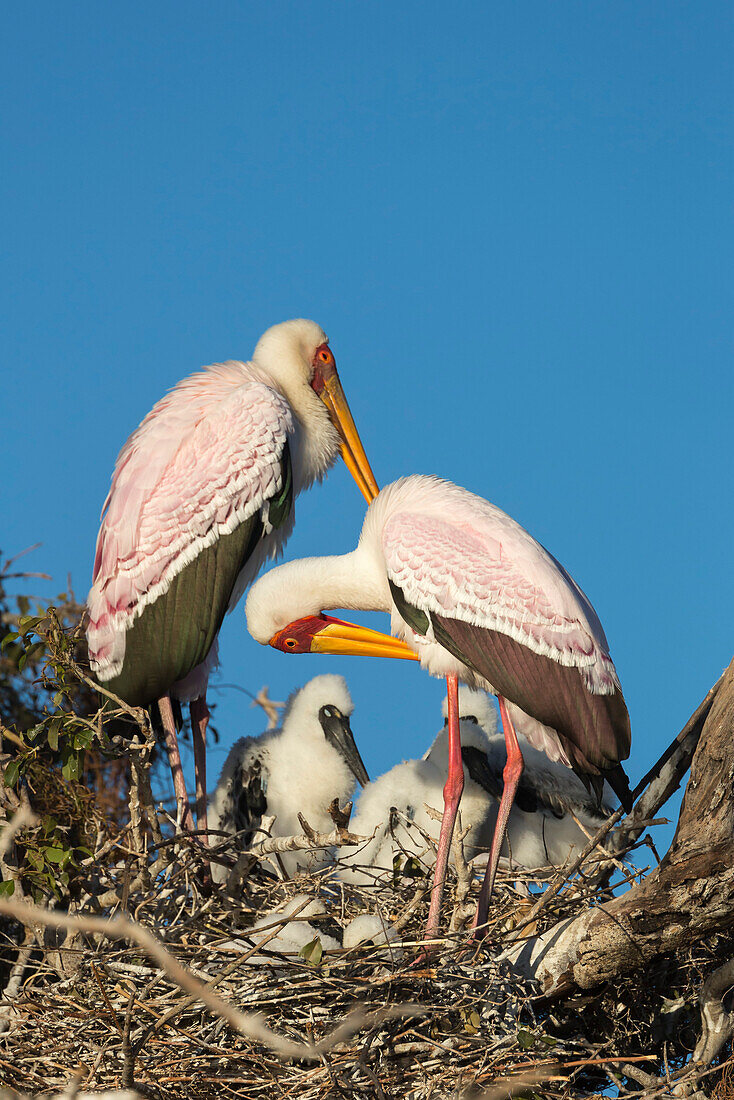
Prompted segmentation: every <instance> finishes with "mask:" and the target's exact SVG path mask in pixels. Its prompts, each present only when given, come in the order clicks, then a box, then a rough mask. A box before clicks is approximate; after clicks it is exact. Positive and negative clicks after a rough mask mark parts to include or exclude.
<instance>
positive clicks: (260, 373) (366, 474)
mask: <svg viewBox="0 0 734 1100" xmlns="http://www.w3.org/2000/svg"><path fill="white" fill-rule="evenodd" d="M340 450H341V454H342V457H343V459H344V461H345V463H346V465H347V467H348V469H349V471H350V473H351V474H352V476H353V478H354V480H355V481H356V483H357V485H358V487H359V489H360V491H361V492H362V494H363V495H364V497H365V499H366V500H367V501H368V502H369V501H370V500H371V499H372V498H373V497H374V496H375V495H376V493H377V485H376V483H375V479H374V476H373V474H372V471H371V469H370V466H369V463H368V461H367V458H366V455H365V453H364V449H363V447H362V444H361V442H360V439H359V435H358V434H357V429H356V427H355V425H354V421H353V419H352V416H351V413H350V411H349V406H348V404H347V400H346V397H345V396H344V391H343V390H342V387H341V383H340V381H339V376H338V374H337V370H336V364H335V362H334V356H333V354H332V351H331V348H330V347H329V342H328V339H327V337H326V335H325V333H324V332H323V330H322V329H321V328H320V327H319V325H317V324H316V323H315V322H314V321H306V320H294V321H285V322H284V323H283V324H279V325H274V326H273V327H272V328H270V329H268V330H267V332H265V333H264V335H263V336H261V338H260V340H259V341H258V344H257V346H256V348H255V351H254V353H253V356H252V360H251V361H250V362H249V363H241V362H234V361H228V362H226V363H216V364H214V365H213V366H210V367H206V368H204V369H203V370H202V371H200V372H198V373H196V374H192V375H191V376H190V377H188V378H185V379H184V380H183V381H181V382H179V383H178V385H176V386H175V387H174V388H173V389H172V390H171V391H170V393H168V394H167V395H166V396H165V397H164V398H162V400H160V401H159V402H158V403H157V404H156V405H155V406H154V407H153V409H152V410H151V411H150V412H149V413H148V415H147V416H146V417H145V419H144V420H143V422H142V423H141V424H140V426H139V427H138V428H137V429H136V431H135V432H133V434H132V435H131V436H130V438H129V439H128V440H127V442H126V443H125V445H124V447H123V448H122V450H121V451H120V454H119V456H118V459H117V463H116V465H115V470H114V473H113V476H112V486H111V488H110V492H109V494H108V496H107V500H106V501H105V504H104V507H103V509H102V524H101V527H100V531H99V536H98V538H97V554H96V558H95V563H94V576H93V581H94V583H93V585H92V589H91V591H90V593H89V597H88V600H87V607H88V610H89V626H88V628H87V638H88V641H89V653H90V659H91V665H92V670H93V671H94V673H95V675H96V676H97V678H98V680H99V681H100V682H101V683H103V684H104V685H105V686H106V687H107V688H109V690H110V691H112V692H114V693H115V694H116V695H117V696H119V697H120V698H122V699H124V700H125V701H126V702H127V703H129V704H131V705H133V706H150V705H151V704H153V703H155V702H157V703H158V706H159V709H160V713H161V719H162V722H163V728H164V732H165V739H166V748H167V751H168V757H169V761H170V764H171V771H172V773H173V783H174V788H175V791H176V799H177V804H178V812H179V816H180V819H181V820H182V822H183V824H184V826H185V827H187V828H189V829H190V828H192V820H191V810H190V808H189V803H188V798H187V794H186V784H185V782H184V778H183V772H182V769H181V758H180V754H179V749H178V740H177V737H176V727H175V723H174V717H173V710H172V706H171V697H173V698H175V699H178V700H181V701H183V702H189V703H190V706H191V725H192V734H193V740H194V765H195V770H196V810H197V822H198V826H199V828H200V829H203V830H204V831H205V830H206V727H207V723H208V720H209V711H208V709H207V705H206V687H207V681H208V677H209V673H210V671H211V669H212V668H213V667H214V666H215V665H216V662H217V634H218V633H219V628H220V626H221V624H222V619H223V618H224V614H225V612H226V611H228V610H232V608H233V607H234V605H235V604H236V603H237V601H238V600H239V598H240V596H241V595H242V592H243V591H244V589H245V588H246V587H247V585H248V584H249V583H250V582H251V581H252V580H253V578H254V577H255V576H256V574H257V572H258V570H259V569H260V567H261V566H262V564H263V562H264V561H266V560H267V559H268V558H273V557H275V556H276V555H277V554H278V553H279V552H280V550H281V549H282V547H283V545H284V543H285V541H286V539H287V538H288V536H289V535H290V533H291V530H292V529H293V521H294V515H293V501H294V499H295V497H296V496H297V495H298V493H300V492H301V491H302V490H303V489H307V488H309V486H310V485H312V484H313V482H314V481H318V480H320V479H321V478H323V476H324V475H325V474H326V472H327V471H328V470H329V468H330V467H331V466H332V465H333V463H334V461H335V460H336V457H337V455H338V454H339V451H340Z"/></svg>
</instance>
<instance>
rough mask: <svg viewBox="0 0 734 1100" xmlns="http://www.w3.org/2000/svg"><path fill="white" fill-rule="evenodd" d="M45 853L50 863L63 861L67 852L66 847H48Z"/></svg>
mask: <svg viewBox="0 0 734 1100" xmlns="http://www.w3.org/2000/svg"><path fill="white" fill-rule="evenodd" d="M43 854H44V855H45V857H46V859H47V860H48V862H49V863H62V862H63V860H64V856H65V855H67V852H66V851H65V849H64V848H46V849H45V850H44V853H43Z"/></svg>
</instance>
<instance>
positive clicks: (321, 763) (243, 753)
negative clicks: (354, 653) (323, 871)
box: [211, 674, 369, 882]
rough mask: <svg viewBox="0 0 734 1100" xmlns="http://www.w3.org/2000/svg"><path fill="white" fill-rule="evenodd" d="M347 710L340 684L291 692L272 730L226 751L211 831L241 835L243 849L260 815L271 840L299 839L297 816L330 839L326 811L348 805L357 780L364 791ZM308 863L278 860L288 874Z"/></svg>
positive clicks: (219, 872)
mask: <svg viewBox="0 0 734 1100" xmlns="http://www.w3.org/2000/svg"><path fill="white" fill-rule="evenodd" d="M353 710H354V704H353V703H352V699H351V696H350V694H349V689H348V688H347V685H346V681H345V680H344V678H343V677H342V676H334V675H330V674H329V675H325V676H316V677H314V679H313V680H310V681H309V682H308V683H307V684H306V685H305V686H304V687H302V688H301V689H300V690H299V691H296V692H294V693H293V694H292V695H291V696H290V698H289V700H288V702H287V704H286V708H285V711H284V713H283V720H282V723H281V725H280V727H279V728H278V729H271V730H266V732H265V733H263V734H261V735H260V736H259V737H243V738H241V739H240V740H239V741H236V742H235V744H234V745H233V746H232V748H231V749H230V751H229V755H228V756H227V759H226V760H225V762H224V767H223V768H222V774H221V775H220V777H219V782H218V784H217V789H216V791H215V793H214V796H213V798H212V801H211V827H212V828H213V829H219V830H221V831H223V832H227V833H231V834H235V833H238V834H241V835H240V838H239V839H240V843H241V844H242V847H243V848H246V847H247V846H248V845H249V844H250V843H251V841H252V838H253V835H254V833H255V831H256V830H257V828H258V827H259V825H260V821H261V819H262V817H263V816H265V815H267V816H269V817H273V816H274V817H275V824H274V826H273V830H272V835H273V836H293V835H296V834H298V833H301V832H302V831H303V830H302V828H301V825H300V822H299V820H298V814H299V813H301V814H303V816H304V817H305V818H306V820H307V821H308V823H309V825H311V826H312V828H314V829H315V830H316V831H317V832H330V831H331V830H332V829H333V827H334V826H333V821H332V819H331V817H330V816H329V812H328V807H329V805H330V803H331V802H332V801H333V800H334V799H335V798H338V799H339V803H340V805H341V804H343V803H344V802H346V801H348V800H349V799H350V798H351V797H352V794H353V792H354V787H355V781H356V780H358V781H359V782H360V783H361V784H362V786H365V785H366V784H367V783H369V776H368V775H367V771H366V769H365V766H364V764H363V762H362V758H361V756H360V755H359V750H358V748H357V745H356V743H355V741H354V736H353V734H352V730H351V727H350V724H349V719H350V717H351V715H352V712H353ZM306 855H307V854H306V853H305V852H304V853H300V852H286V853H283V854H282V855H281V859H282V861H283V865H284V867H285V869H286V870H287V871H288V873H289V874H292V873H293V872H294V871H295V870H296V869H297V866H298V863H299V861H300V862H301V863H303V862H305V860H306ZM212 874H213V877H214V879H215V881H218V882H221V881H223V880H224V878H225V877H226V872H225V870H224V868H223V867H221V866H220V865H213V867H212Z"/></svg>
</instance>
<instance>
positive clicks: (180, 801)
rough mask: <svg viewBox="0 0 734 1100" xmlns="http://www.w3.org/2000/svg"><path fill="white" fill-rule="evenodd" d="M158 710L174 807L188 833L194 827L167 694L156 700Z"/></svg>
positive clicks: (169, 699) (169, 698)
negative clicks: (163, 735)
mask: <svg viewBox="0 0 734 1100" xmlns="http://www.w3.org/2000/svg"><path fill="white" fill-rule="evenodd" d="M158 709H159V711H160V712H161V721H162V722H163V730H164V733H165V739H166V752H167V753H168V763H169V764H170V765H171V775H172V776H173V789H174V791H175V792H176V807H177V809H178V817H179V820H180V822H181V826H182V828H184V829H188V831H189V832H191V830H192V829H193V827H194V821H193V818H192V816H191V807H190V806H189V796H188V794H187V793H186V782H185V780H184V774H183V768H182V767H181V753H180V752H179V748H178V737H177V736H176V723H175V722H174V720H173V708H172V707H171V696H170V695H169V694H168V693H166V694H165V695H162V696H161V698H160V699H159V700H158Z"/></svg>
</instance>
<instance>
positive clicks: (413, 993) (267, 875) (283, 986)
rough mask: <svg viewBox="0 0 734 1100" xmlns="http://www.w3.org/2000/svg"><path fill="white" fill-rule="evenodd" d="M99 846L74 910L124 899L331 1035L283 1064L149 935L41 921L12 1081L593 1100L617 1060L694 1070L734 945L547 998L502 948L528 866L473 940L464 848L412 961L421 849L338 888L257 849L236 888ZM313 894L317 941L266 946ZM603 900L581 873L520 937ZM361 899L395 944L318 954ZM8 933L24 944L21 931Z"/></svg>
mask: <svg viewBox="0 0 734 1100" xmlns="http://www.w3.org/2000/svg"><path fill="white" fill-rule="evenodd" d="M97 850H98V853H99V857H98V858H95V859H91V860H90V861H89V862H88V863H87V865H86V867H85V868H84V876H85V881H79V882H77V883H76V891H75V892H76V894H77V896H78V897H79V898H80V900H79V902H78V903H76V904H75V907H74V908H75V909H76V910H77V911H82V910H83V911H84V912H85V913H87V914H88V913H91V912H95V911H96V912H97V913H98V914H99V915H100V916H112V915H114V914H119V913H121V912H124V913H126V914H127V915H128V916H129V917H131V918H133V919H134V920H135V921H136V922H139V924H140V925H142V926H143V927H144V928H146V929H148V930H149V931H150V932H152V933H153V934H154V935H155V936H156V937H157V939H158V940H160V941H161V942H163V943H164V944H165V946H166V948H167V949H168V951H169V952H170V953H171V954H172V955H173V956H174V957H175V959H176V960H177V961H178V962H179V963H182V964H183V965H184V966H186V967H187V969H188V971H189V972H190V973H191V974H193V975H194V976H195V977H197V978H199V979H200V980H201V981H203V982H205V983H207V984H208V985H209V987H210V988H212V987H213V988H214V989H215V991H216V994H217V995H218V996H219V997H221V998H222V999H223V1000H225V1001H227V1002H229V1003H230V1004H232V1005H236V1006H238V1008H239V1009H241V1010H243V1011H245V1012H248V1013H249V1012H257V1013H260V1014H261V1015H262V1017H263V1018H264V1021H265V1022H266V1023H267V1025H268V1027H269V1028H271V1029H272V1030H273V1031H274V1032H276V1033H277V1034H279V1035H280V1036H283V1037H284V1038H286V1039H288V1040H295V1041H298V1042H300V1043H311V1044H318V1043H321V1044H322V1046H321V1048H320V1049H319V1051H318V1054H317V1056H316V1057H315V1060H313V1059H301V1060H298V1059H295V1060H294V1059H293V1058H290V1059H284V1058H283V1057H282V1056H279V1055H278V1054H277V1053H274V1052H273V1050H271V1049H269V1047H268V1045H266V1044H262V1043H258V1042H253V1041H252V1039H250V1038H246V1037H244V1036H243V1035H242V1034H241V1033H239V1032H238V1031H236V1030H235V1029H233V1027H232V1026H231V1025H230V1023H228V1022H227V1021H226V1020H225V1019H223V1018H221V1017H220V1016H219V1015H217V1014H216V1013H213V1012H212V1011H211V1010H210V1009H209V1008H207V1007H205V1006H203V1005H202V1004H201V1002H200V1001H198V1000H195V999H193V998H192V997H191V996H190V995H189V994H188V993H187V992H186V991H184V990H182V989H181V987H180V985H179V984H178V982H177V981H176V980H175V978H174V977H172V976H171V975H169V974H167V973H166V972H165V970H164V969H162V968H161V967H160V966H159V965H158V963H157V962H155V961H153V960H152V959H151V958H150V957H149V955H147V954H146V953H145V952H144V951H142V950H140V948H139V947H138V946H135V945H130V944H129V943H126V942H123V941H120V940H119V939H117V940H115V939H110V938H108V937H107V936H102V935H99V934H90V933H89V932H85V933H80V932H66V933H64V932H63V931H57V930H54V929H50V928H46V929H45V930H43V929H37V930H36V934H35V938H34V939H33V940H32V941H30V943H27V944H26V951H27V955H26V961H25V966H24V967H23V970H22V975H21V976H20V980H19V981H17V983H16V984H17V990H16V992H15V995H14V996H13V998H12V1001H11V1003H10V1004H8V1006H7V1007H6V1008H4V1009H2V1013H3V1015H4V1020H3V1022H2V1025H1V1026H3V1027H4V1028H5V1029H6V1030H5V1034H4V1036H3V1043H4V1049H3V1051H2V1054H0V1081H2V1083H3V1084H4V1085H5V1086H9V1087H11V1088H13V1089H17V1090H18V1091H19V1092H25V1093H28V1092H33V1093H35V1094H41V1093H46V1092H48V1091H61V1090H63V1089H64V1088H65V1087H66V1086H67V1085H68V1082H69V1081H70V1080H71V1079H74V1078H76V1079H78V1080H79V1082H80V1084H81V1086H82V1087H83V1088H84V1089H85V1090H89V1089H92V1088H96V1089H102V1088H104V1089H115V1088H130V1087H135V1088H137V1089H138V1091H139V1092H141V1093H142V1094H144V1095H146V1096H151V1097H161V1098H162V1097H166V1098H167V1100H168V1098H171V1100H173V1098H178V1097H181V1098H183V1097H187V1098H192V1100H197V1098H199V1097H202V1098H203V1097H213V1096H233V1097H242V1098H247V1100H256V1098H257V1097H264V1098H268V1100H269V1098H270V1097H278V1096H281V1097H293V1098H296V1097H297V1098H298V1100H322V1098H323V1100H325V1098H327V1097H328V1098H330V1100H332V1098H335V1097H346V1098H351V1097H354V1098H355V1100H356V1098H365V1100H367V1098H369V1100H372V1098H374V1097H378V1098H382V1097H384V1098H385V1100H392V1098H395V1100H397V1098H400V1100H404V1098H411V1100H424V1098H425V1100H428V1098H429V1097H430V1098H432V1100H440V1098H443V1097H446V1098H448V1097H459V1096H464V1095H466V1096H467V1097H469V1096H472V1095H484V1093H485V1091H486V1090H489V1091H488V1092H487V1095H493V1092H492V1090H493V1089H494V1088H495V1087H497V1086H498V1084H499V1085H500V1086H501V1087H502V1088H503V1089H504V1092H503V1093H502V1095H508V1088H510V1090H511V1091H512V1086H510V1085H508V1084H507V1082H508V1080H509V1079H513V1078H515V1077H516V1075H518V1074H520V1076H521V1078H523V1080H525V1081H526V1083H527V1082H528V1081H529V1080H533V1079H538V1078H541V1079H545V1080H544V1083H543V1085H542V1095H543V1096H547V1097H577V1096H579V1097H580V1096H588V1095H593V1094H595V1093H597V1094H598V1092H599V1091H601V1090H602V1089H604V1088H608V1087H609V1085H610V1083H611V1081H612V1080H613V1079H614V1078H613V1076H612V1075H614V1074H615V1072H618V1071H619V1066H620V1064H622V1063H632V1064H633V1065H639V1066H640V1067H642V1068H645V1067H649V1068H650V1070H651V1072H652V1073H656V1072H657V1064H658V1061H659V1059H660V1058H661V1055H662V1051H663V1049H664V1050H665V1057H666V1059H667V1061H668V1063H669V1064H670V1066H671V1068H675V1067H676V1066H678V1065H681V1064H684V1062H685V1059H686V1057H687V1054H688V1052H689V1051H690V1049H691V1048H692V1046H693V1045H694V1043H695V1036H696V1025H697V1019H698V1015H697V1011H696V993H697V989H698V987H699V985H700V981H701V977H702V975H703V974H704V972H706V971H708V970H709V969H710V968H711V966H712V965H713V964H715V962H716V960H717V959H718V958H719V957H724V956H725V955H726V953H727V950H728V951H729V953H731V944H724V943H723V942H718V941H717V942H712V943H709V944H707V945H706V946H705V947H700V946H699V947H697V948H696V949H695V950H692V951H691V953H690V955H689V957H688V958H686V959H667V960H663V961H662V962H661V964H660V966H659V967H657V968H656V970H655V972H652V973H648V974H647V975H646V976H645V982H644V984H643V985H641V983H640V979H639V976H637V977H636V978H635V979H634V980H632V979H630V980H629V981H627V982H624V983H619V984H618V985H617V986H616V987H615V988H614V989H602V990H600V991H598V992H597V993H595V994H593V995H584V996H576V997H573V998H568V999H567V1000H565V1001H563V1002H560V1003H556V1004H554V1005H552V1006H550V1007H545V1008H544V1007H542V1006H541V1005H538V1004H537V1003H534V1002H533V999H532V995H533V993H534V991H533V990H532V989H530V988H528V987H527V986H526V985H524V984H523V983H522V982H520V981H519V980H518V979H516V978H513V976H512V975H511V974H509V973H508V972H507V971H506V969H505V967H504V966H503V964H502V962H501V959H500V956H501V950H502V946H503V942H504V941H506V939H507V936H508V934H509V932H510V931H511V930H512V929H513V928H518V927H519V926H520V925H521V924H522V923H523V922H525V921H526V920H527V915H528V911H529V909H530V908H531V906H532V902H533V901H534V900H535V898H534V896H533V892H532V891H533V889H534V887H533V882H535V881H537V880H536V879H534V878H533V879H531V878H530V876H528V875H522V876H519V875H518V872H513V873H512V874H510V873H509V871H505V872H504V873H502V872H501V873H500V876H499V881H498V887H497V893H496V898H495V902H494V906H493V911H492V924H491V925H490V929H489V935H488V937H487V940H486V942H485V944H483V945H482V946H480V947H475V948H471V947H468V946H467V940H468V936H467V931H466V920H467V917H468V915H469V914H470V913H471V911H472V908H473V904H474V900H475V894H476V891H477V889H478V881H479V880H478V876H474V875H472V874H471V872H469V873H468V874H467V872H466V870H465V869H464V866H463V864H462V861H461V859H460V852H459V853H458V856H459V863H458V866H459V870H460V873H459V875H458V876H456V875H455V874H454V873H453V872H452V874H451V877H450V879H449V881H448V883H447V892H446V904H445V911H444V914H443V920H442V927H444V928H448V927H450V926H453V927H454V928H455V929H457V931H456V932H455V934H454V935H452V936H448V937H447V938H446V940H445V941H444V942H442V943H441V944H440V945H439V948H438V950H437V951H436V953H435V954H434V955H432V956H431V957H429V958H428V959H421V957H420V948H419V945H420V943H421V937H422V928H423V924H424V922H425V918H426V912H427V904H428V892H429V891H428V887H429V883H430V877H429V874H428V869H427V868H423V867H420V866H419V865H417V864H416V862H415V861H414V860H413V861H410V862H407V861H402V860H399V861H398V864H397V865H396V870H395V873H394V874H393V875H385V876H383V878H382V879H381V880H378V881H376V882H375V884H374V886H370V887H360V888H355V887H353V886H347V885H344V884H342V883H340V882H339V880H338V878H337V876H336V873H335V870H334V869H333V868H332V869H330V870H326V871H324V870H321V871H309V870H308V868H306V870H304V871H303V872H302V873H301V874H299V875H298V876H296V878H294V879H293V880H291V881H282V880H281V879H279V878H278V877H277V876H276V875H275V874H274V873H271V872H270V871H269V869H268V865H267V863H266V862H264V861H263V862H261V863H259V864H257V865H255V867H254V868H252V869H251V870H250V873H249V874H247V875H246V876H245V877H244V879H243V880H241V884H240V886H239V888H238V894H237V896H236V897H232V896H230V895H228V894H227V892H226V891H225V890H224V889H223V888H215V889H214V890H211V889H207V888H206V887H203V886H202V885H201V884H202V882H203V880H204V877H205V873H206V863H205V858H204V856H203V854H202V850H201V849H200V847H198V846H196V845H192V844H191V843H189V842H182V843H181V844H180V846H179V847H178V849H176V850H174V848H173V846H171V845H170V844H169V845H168V846H167V847H165V848H164V849H161V851H162V852H164V853H165V858H164V859H163V858H160V857H159V861H158V864H157V865H156V864H154V865H153V870H154V874H153V876H152V877H151V876H149V874H148V869H149V868H150V866H151V864H150V857H149V856H146V857H145V858H144V859H140V858H139V857H137V855H136V853H135V852H134V851H133V850H132V849H131V848H130V847H129V838H126V836H125V835H122V836H118V837H117V838H116V837H114V836H110V837H107V838H105V837H104V836H101V835H98V838H97ZM225 852H226V845H225ZM102 853H104V854H102ZM308 862H309V857H308V855H307V854H305V853H304V863H305V864H308ZM141 869H142V874H141V873H140V871H141ZM406 872H407V873H406ZM629 874H630V872H629V871H627V870H625V871H624V875H625V876H627V875H629ZM303 894H305V895H307V896H308V898H311V899H317V900H318V901H320V902H321V903H322V904H323V906H324V909H325V910H326V913H325V914H324V915H321V916H317V917H309V921H310V923H311V925H312V926H313V935H311V931H309V933H308V936H309V937H310V939H309V941H308V942H307V943H306V946H305V947H304V949H303V950H302V951H301V953H300V954H296V953H295V952H291V953H290V954H284V953H283V950H282V941H281V940H278V939H277V938H273V939H272V940H271V941H270V943H269V944H268V942H267V941H266V940H264V938H263V937H264V936H266V935H267V933H265V932H263V930H262V929H261V930H260V931H258V933H257V935H256V936H254V935H253V925H254V924H255V922H257V921H260V923H261V924H262V918H263V916H264V915H265V914H268V913H270V914H272V916H271V920H272V922H273V936H274V937H275V936H277V934H278V931H279V925H278V921H279V920H281V921H282V919H283V918H282V916H281V915H279V912H277V911H278V910H282V908H283V906H284V905H285V904H286V903H287V902H289V901H293V899H294V898H296V897H297V895H303ZM602 895H603V896H608V892H607V889H606V888H604V889H602V888H601V887H599V888H595V887H594V886H593V883H592V882H591V880H590V879H589V878H588V877H587V878H586V879H583V878H582V879H578V880H576V881H575V884H574V885H573V886H568V887H566V888H565V889H564V890H563V891H561V893H560V894H558V895H557V896H556V897H555V898H554V899H553V901H552V903H551V904H550V905H549V906H548V907H547V909H546V910H544V911H543V913H542V914H541V915H540V916H539V918H538V921H537V922H534V923H533V926H532V927H530V928H526V929H525V933H526V934H532V933H534V932H536V931H537V930H539V924H540V925H542V926H547V925H549V924H551V923H555V922H556V921H557V920H559V919H561V918H562V917H564V916H569V915H572V914H577V913H579V912H581V911H583V909H585V908H587V907H588V906H590V905H594V904H596V903H597V902H598V900H599V898H600V897H601V896H602ZM296 908H297V906H296ZM366 912H367V913H378V914H379V915H380V916H381V918H382V920H383V922H384V924H385V925H386V926H387V927H390V928H391V929H392V930H393V931H397V935H395V936H394V938H393V939H392V940H391V942H390V943H389V944H385V943H381V944H377V945H373V944H364V945H361V946H359V947H356V948H352V949H350V950H345V949H343V948H342V949H333V950H325V951H323V952H322V950H321V946H322V941H321V937H323V942H324V943H327V942H330V940H336V941H337V942H340V941H341V939H342V935H343V930H344V929H345V928H346V927H347V926H348V924H349V922H350V921H351V920H352V919H353V918H354V917H356V916H358V915H360V914H364V913H366ZM293 919H294V920H299V919H300V920H302V919H303V918H302V917H301V918H299V917H298V915H297V914H296V915H295V916H294V918H293ZM5 936H6V943H7V939H8V938H10V939H12V938H13V932H12V929H11V928H10V927H8V928H7V929H6V932H5ZM301 938H303V937H301ZM6 950H7V948H6ZM17 969H18V968H17V967H16V972H17ZM16 978H18V974H17V973H16ZM337 1029H340V1030H337ZM312 1049H313V1048H312ZM529 1072H532V1074H533V1075H534V1076H533V1077H531V1078H528V1073H529ZM631 1087H634V1086H631ZM638 1091H639V1090H638ZM9 1095H12V1094H9ZM498 1095H499V1094H498Z"/></svg>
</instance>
